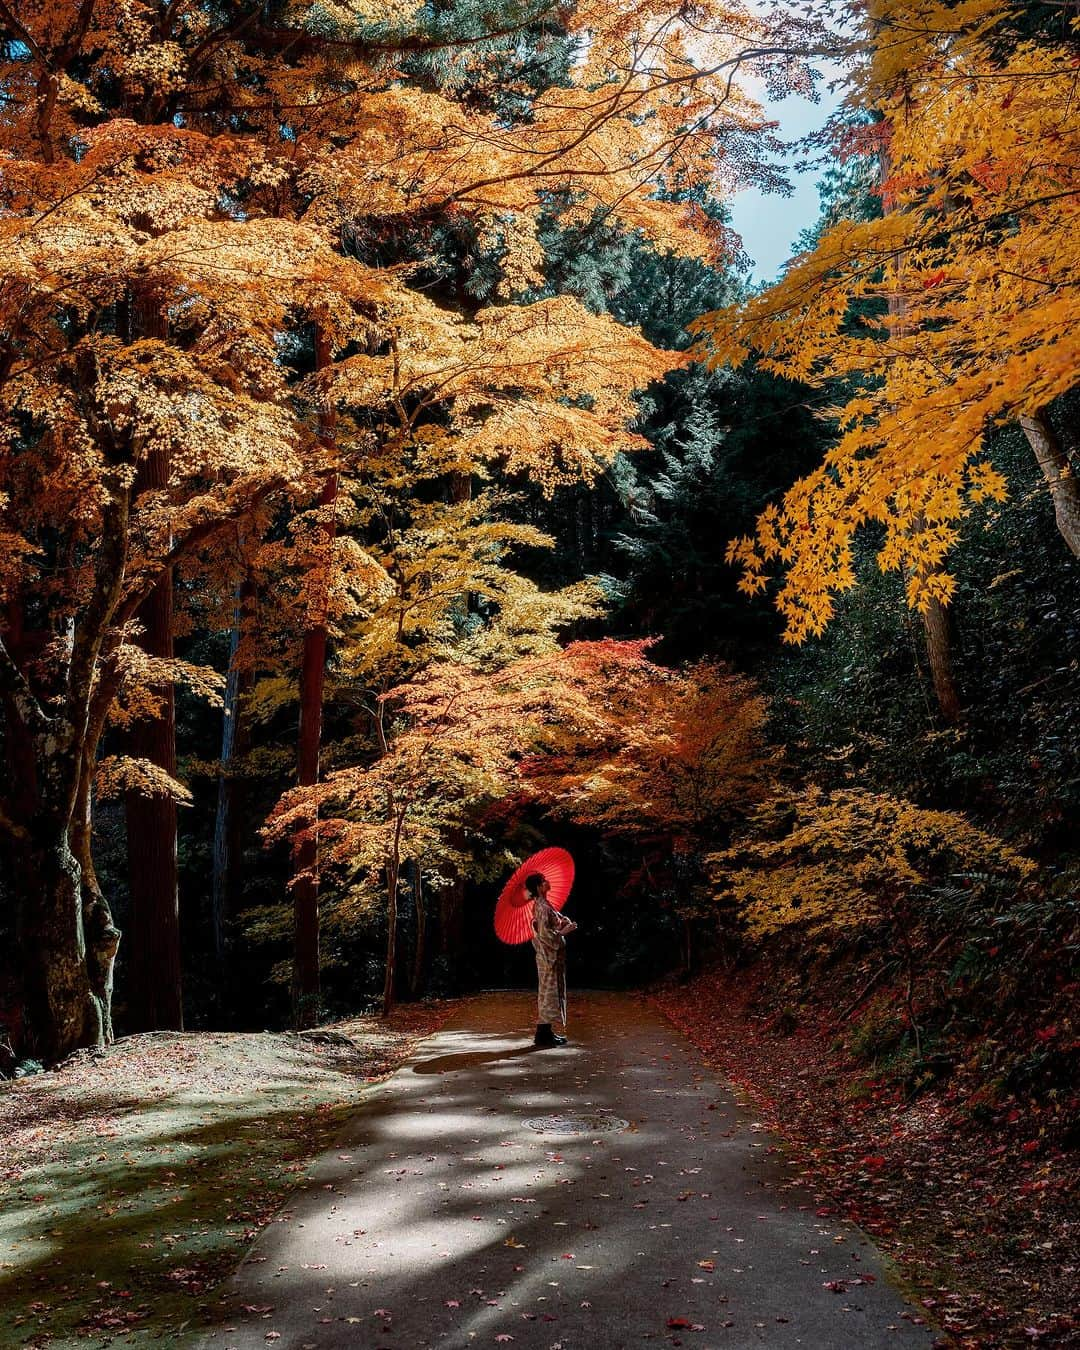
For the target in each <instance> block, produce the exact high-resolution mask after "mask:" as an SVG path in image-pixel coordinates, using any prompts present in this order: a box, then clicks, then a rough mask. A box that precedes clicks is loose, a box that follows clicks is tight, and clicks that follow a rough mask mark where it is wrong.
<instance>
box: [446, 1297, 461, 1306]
mask: <svg viewBox="0 0 1080 1350" xmlns="http://www.w3.org/2000/svg"><path fill="white" fill-rule="evenodd" d="M443 1306H444V1307H447V1308H460V1307H461V1303H460V1302H459V1301H458V1300H457V1299H456V1298H448V1299H447V1300H446V1303H445V1304H444V1305H443Z"/></svg>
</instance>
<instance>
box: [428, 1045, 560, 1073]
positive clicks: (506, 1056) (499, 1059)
mask: <svg viewBox="0 0 1080 1350" xmlns="http://www.w3.org/2000/svg"><path fill="white" fill-rule="evenodd" d="M537 1053H538V1047H537V1046H535V1045H519V1046H517V1048H516V1049H514V1050H478V1051H470V1052H463V1053H462V1054H459V1055H438V1056H437V1057H436V1058H435V1059H422V1060H421V1061H420V1062H419V1063H418V1064H414V1065H412V1072H413V1073H456V1072H457V1071H458V1070H460V1069H482V1068H483V1067H484V1065H485V1064H501V1063H506V1061H507V1060H513V1059H520V1058H521V1056H522V1055H535V1054H537Z"/></svg>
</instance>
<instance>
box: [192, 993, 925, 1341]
mask: <svg viewBox="0 0 1080 1350" xmlns="http://www.w3.org/2000/svg"><path fill="white" fill-rule="evenodd" d="M532 1013H533V1004H532V1001H531V1000H530V998H529V997H528V995H525V994H494V995H485V996H484V997H482V998H479V999H476V1000H471V1001H469V1002H467V1003H465V1004H464V1005H463V1006H462V1008H461V1009H460V1011H459V1012H458V1013H457V1014H456V1016H455V1018H454V1019H453V1020H452V1021H451V1022H450V1023H448V1024H447V1026H446V1027H445V1028H444V1029H443V1030H442V1031H441V1032H440V1033H439V1034H438V1035H436V1036H433V1037H432V1038H430V1039H429V1040H427V1041H425V1042H424V1043H423V1044H422V1045H421V1046H420V1047H419V1049H418V1050H417V1052H416V1054H415V1055H414V1057H413V1059H412V1060H410V1061H409V1062H408V1063H407V1064H406V1065H404V1067H403V1068H402V1069H400V1070H399V1072H398V1073H397V1074H395V1075H394V1077H393V1078H391V1079H390V1080H389V1081H388V1082H387V1083H385V1084H383V1085H382V1086H381V1087H379V1088H378V1089H377V1090H375V1091H373V1092H372V1094H371V1097H370V1099H369V1100H368V1101H367V1102H366V1103H365V1105H364V1107H363V1108H362V1109H361V1110H360V1111H358V1112H357V1114H356V1116H355V1118H354V1120H353V1122H352V1124H351V1126H350V1128H349V1130H348V1133H347V1136H346V1137H345V1138H344V1139H343V1141H342V1143H341V1145H340V1146H339V1147H337V1148H335V1149H334V1150H332V1151H331V1152H330V1153H329V1154H327V1155H326V1156H325V1157H324V1158H323V1159H322V1160H321V1161H320V1163H319V1166H318V1168H317V1172H316V1176H315V1178H314V1180H313V1181H312V1182H311V1183H310V1184H309V1185H307V1186H306V1188H305V1189H303V1190H301V1191H300V1192H298V1193H297V1195H296V1196H295V1197H294V1198H293V1200H292V1202H291V1203H290V1205H289V1207H288V1208H287V1210H286V1211H285V1212H284V1213H283V1214H282V1215H281V1216H279V1219H278V1221H277V1222H276V1223H273V1224H271V1225H270V1226H269V1228H268V1229H267V1230H266V1231H265V1232H264V1233H263V1235H262V1237H261V1238H260V1239H259V1241H258V1242H257V1244H256V1245H255V1248H254V1250H253V1251H252V1253H251V1254H250V1255H249V1257H248V1259H247V1260H246V1261H245V1263H244V1265H243V1266H242V1268H241V1269H240V1271H239V1273H238V1275H237V1276H236V1277H235V1279H234V1281H233V1290H232V1294H233V1297H234V1299H235V1305H234V1306H236V1307H237V1309H238V1310H239V1309H240V1308H241V1306H242V1305H243V1304H247V1305H248V1312H247V1313H246V1314H245V1313H242V1312H239V1311H238V1313H237V1316H236V1317H235V1318H234V1320H233V1321H231V1322H230V1323H229V1324H228V1326H227V1327H224V1326H223V1327H221V1328H219V1329H218V1330H216V1331H215V1332H214V1333H213V1334H212V1335H210V1336H209V1337H208V1338H206V1339H205V1340H204V1342H203V1345H204V1347H205V1348H206V1350H227V1347H237V1350H249V1347H254V1346H259V1347H261V1348H262V1350H337V1347H342V1346H349V1347H357V1348H358V1350H360V1348H362V1350H381V1348H382V1347H386V1348H387V1350H390V1348H391V1347H396V1348H398V1350H424V1348H425V1347H441V1348H442V1350H458V1347H461V1348H462V1350H464V1348H465V1347H470V1346H494V1345H496V1344H507V1345H510V1346H511V1347H512V1348H513V1350H556V1347H558V1350H622V1348H623V1347H630V1346H634V1347H638V1346H648V1345H650V1344H657V1345H679V1344H682V1345H685V1346H687V1347H693V1348H694V1350H721V1348H722V1347H742V1346H759V1345H768V1346H776V1347H789V1346H797V1345H802V1346H807V1347H811V1350H834V1348H835V1350H841V1347H842V1348H843V1350H849V1347H868V1348H869V1347H878V1346H888V1347H897V1350H899V1347H907V1346H921V1347H924V1350H925V1348H926V1347H928V1346H929V1345H930V1343H931V1341H932V1340H933V1335H932V1333H931V1332H930V1331H929V1329H928V1328H926V1327H925V1326H918V1325H915V1324H913V1322H912V1321H911V1320H910V1319H911V1318H912V1317H913V1316H915V1313H914V1311H913V1310H910V1309H908V1308H906V1306H905V1304H904V1301H903V1298H902V1296H901V1295H900V1293H898V1292H897V1290H896V1289H895V1288H894V1287H893V1285H892V1284H891V1283H890V1282H889V1278H888V1276H887V1274H886V1272H885V1270H884V1269H883V1267H882V1262H881V1258H880V1257H879V1255H878V1254H877V1252H876V1251H875V1249H874V1247H873V1246H872V1245H871V1243H870V1242H869V1240H868V1239H867V1238H866V1237H865V1235H863V1234H861V1233H860V1232H858V1230H855V1229H852V1228H851V1227H849V1226H848V1225H846V1224H842V1223H839V1222H838V1221H837V1220H835V1219H833V1218H830V1217H819V1216H818V1214H817V1212H816V1207H815V1206H814V1205H813V1203H812V1202H811V1201H810V1200H809V1198H808V1197H807V1196H806V1195H805V1193H803V1192H800V1191H799V1190H798V1189H796V1188H795V1187H794V1186H793V1184H792V1183H791V1180H790V1177H791V1173H792V1169H791V1165H790V1164H789V1163H786V1162H785V1161H784V1160H783V1157H782V1155H781V1153H780V1151H779V1150H778V1149H777V1148H776V1147H775V1142H774V1141H773V1140H771V1139H770V1137H769V1136H768V1135H767V1134H765V1133H764V1132H763V1131H762V1129H761V1127H760V1126H759V1125H757V1124H755V1123H754V1121H755V1116H754V1112H753V1111H752V1110H751V1109H747V1108H743V1107H740V1106H739V1105H737V1103H736V1102H735V1100H734V1098H733V1097H732V1095H731V1093H730V1091H729V1090H727V1089H726V1088H725V1087H724V1086H723V1085H722V1084H719V1083H718V1082H717V1081H716V1079H715V1078H714V1077H713V1076H712V1075H711V1074H710V1073H709V1072H708V1071H707V1070H706V1069H705V1068H704V1067H703V1065H702V1064H701V1061H700V1058H699V1057H698V1055H697V1053H696V1051H695V1050H694V1048H693V1047H692V1046H691V1045H690V1044H689V1043H688V1042H687V1041H686V1040H685V1039H684V1038H683V1037H682V1036H681V1035H680V1034H679V1033H678V1032H677V1031H675V1030H674V1029H672V1028H671V1027H670V1026H669V1025H668V1024H667V1023H666V1022H664V1021H663V1020H662V1019H661V1018H660V1017H659V1016H658V1014H656V1013H655V1012H653V1011H652V1010H651V1009H650V1008H649V1007H648V1006H647V1005H645V1004H643V1003H642V1002H640V1001H639V1000H637V999H636V998H634V997H633V996H629V995H619V994H594V995H591V996H587V997H586V996H582V995H578V996H576V997H575V998H573V999H572V1008H571V1015H572V1018H573V1021H572V1024H571V1032H572V1034H573V1042H572V1044H570V1045H568V1046H566V1047H565V1048H562V1049H559V1050H544V1051H533V1050H532V1049H531V1045H530V1036H531V1031H532V1025H531V1021H530V1018H531V1016H532ZM553 1116H563V1117H578V1118H579V1124H580V1125H581V1128H582V1130H583V1131H584V1132H582V1133H577V1134H572V1133H568V1132H566V1131H565V1129H564V1130H562V1132H560V1130H559V1129H558V1128H557V1122H548V1124H547V1125H546V1126H545V1124H544V1118H545V1117H553ZM620 1121H621V1122H625V1128H620V1127H619V1122H620ZM570 1123H572V1122H570ZM612 1127H614V1128H612ZM905 1313H906V1317H905ZM275 1333H276V1334H275Z"/></svg>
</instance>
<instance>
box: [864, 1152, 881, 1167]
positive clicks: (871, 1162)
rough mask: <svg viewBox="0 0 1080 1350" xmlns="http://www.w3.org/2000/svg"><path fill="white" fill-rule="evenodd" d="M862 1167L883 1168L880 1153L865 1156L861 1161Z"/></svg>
mask: <svg viewBox="0 0 1080 1350" xmlns="http://www.w3.org/2000/svg"><path fill="white" fill-rule="evenodd" d="M862 1166H863V1167H884V1166H885V1159H884V1158H883V1157H882V1156H881V1154H880V1153H870V1154H867V1156H866V1157H865V1158H863V1160H862Z"/></svg>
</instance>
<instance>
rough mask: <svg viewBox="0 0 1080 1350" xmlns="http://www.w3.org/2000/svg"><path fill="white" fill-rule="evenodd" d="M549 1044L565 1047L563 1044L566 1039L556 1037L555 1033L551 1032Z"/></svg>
mask: <svg viewBox="0 0 1080 1350" xmlns="http://www.w3.org/2000/svg"><path fill="white" fill-rule="evenodd" d="M551 1043H552V1045H565V1044H566V1037H565V1036H560V1035H558V1033H557V1032H552V1033H551Z"/></svg>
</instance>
